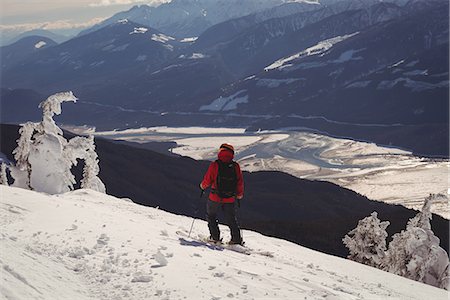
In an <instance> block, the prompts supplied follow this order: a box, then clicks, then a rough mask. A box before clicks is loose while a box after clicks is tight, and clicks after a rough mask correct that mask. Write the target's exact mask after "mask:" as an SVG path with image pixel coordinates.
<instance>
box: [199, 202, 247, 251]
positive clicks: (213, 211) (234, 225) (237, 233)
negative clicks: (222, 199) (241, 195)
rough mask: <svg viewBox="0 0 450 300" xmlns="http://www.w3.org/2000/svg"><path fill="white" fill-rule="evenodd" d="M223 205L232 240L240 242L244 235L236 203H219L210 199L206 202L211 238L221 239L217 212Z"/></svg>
mask: <svg viewBox="0 0 450 300" xmlns="http://www.w3.org/2000/svg"><path fill="white" fill-rule="evenodd" d="M221 207H222V209H223V213H224V215H225V220H226V223H227V225H228V227H230V232H231V241H233V242H235V243H240V242H241V240H242V237H241V230H240V229H239V225H238V222H237V218H236V206H235V203H219V202H215V201H212V200H210V199H208V202H207V203H206V218H207V220H208V227H209V233H210V234H211V238H212V239H214V240H219V239H220V230H219V220H218V218H217V214H218V212H219V208H221Z"/></svg>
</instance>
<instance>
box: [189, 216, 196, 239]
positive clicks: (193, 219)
mask: <svg viewBox="0 0 450 300" xmlns="http://www.w3.org/2000/svg"><path fill="white" fill-rule="evenodd" d="M194 221H195V218H192V224H191V229H189V235H188V237H189V238H190V237H191V232H192V227H194Z"/></svg>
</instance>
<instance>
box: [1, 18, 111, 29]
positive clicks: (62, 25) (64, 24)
mask: <svg viewBox="0 0 450 300" xmlns="http://www.w3.org/2000/svg"><path fill="white" fill-rule="evenodd" d="M104 19H105V18H94V19H91V20H89V21H87V22H80V23H77V22H73V21H71V20H58V21H54V22H42V23H22V24H12V25H0V30H1V31H18V32H25V31H30V30H33V29H46V30H55V29H82V28H87V27H91V26H93V25H95V24H97V23H100V22H101V21H103V20H104Z"/></svg>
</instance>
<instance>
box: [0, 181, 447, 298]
mask: <svg viewBox="0 0 450 300" xmlns="http://www.w3.org/2000/svg"><path fill="white" fill-rule="evenodd" d="M0 194H1V195H2V197H1V198H0V208H1V210H0V227H1V231H0V247H1V249H2V251H1V252H0V264H1V269H2V275H3V276H2V277H1V279H0V280H1V283H0V295H1V296H2V297H4V298H7V299H56V298H64V299H119V298H120V299H150V298H151V299H160V298H161V299H163V298H171V299H172V298H173V299H183V298H186V299H231V298H235V299H254V298H257V299H275V298H276V299H303V298H306V299H386V298H396V299H447V292H446V291H445V290H441V289H437V288H434V287H431V286H428V285H424V284H421V283H418V282H414V281H411V280H408V279H405V278H402V277H399V276H395V275H392V274H389V273H386V272H383V271H380V270H377V269H374V268H371V267H367V266H364V265H361V264H357V263H355V262H352V261H349V260H345V259H341V258H337V257H333V256H330V255H325V254H322V253H319V252H316V251H312V250H309V249H306V248H303V247H300V246H298V245H295V244H293V243H290V242H286V241H283V240H280V239H275V238H268V237H264V236H262V235H260V234H258V233H255V232H251V231H244V232H243V236H244V238H245V240H246V241H247V245H248V247H249V248H252V249H254V250H255V251H258V250H264V251H265V252H264V253H269V252H270V253H271V254H272V256H273V257H268V256H266V255H259V254H258V253H256V252H255V253H253V254H251V255H249V256H248V255H243V254H241V253H237V252H234V251H227V250H223V251H218V250H212V249H210V248H208V247H204V246H198V245H196V244H195V243H192V244H189V243H182V242H180V241H181V239H180V236H179V235H178V234H177V232H179V231H181V232H185V233H186V232H188V231H189V228H190V225H191V223H192V219H191V218H188V217H183V216H177V215H173V214H170V213H167V212H164V211H161V210H158V209H155V208H149V207H143V206H139V205H136V204H134V203H132V202H131V201H129V200H127V199H117V198H114V197H112V196H108V195H105V194H102V193H97V192H94V191H90V190H77V191H74V192H69V193H66V194H62V195H57V196H48V195H44V194H39V193H36V192H33V191H28V190H23V189H17V188H11V187H5V186H0ZM222 229H223V230H222V232H223V233H224V237H225V238H228V236H229V232H228V231H227V229H226V228H222ZM206 233H207V226H206V223H205V222H203V221H200V220H196V221H195V224H194V228H193V233H192V234H193V235H195V236H196V235H199V234H206ZM186 240H187V239H186Z"/></svg>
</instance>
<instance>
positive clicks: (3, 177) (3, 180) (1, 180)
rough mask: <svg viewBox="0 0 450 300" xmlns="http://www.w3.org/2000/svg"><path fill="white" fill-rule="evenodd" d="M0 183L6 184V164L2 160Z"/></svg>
mask: <svg viewBox="0 0 450 300" xmlns="http://www.w3.org/2000/svg"><path fill="white" fill-rule="evenodd" d="M0 184H3V185H8V177H7V176H6V164H5V163H4V162H2V164H1V166H0Z"/></svg>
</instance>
